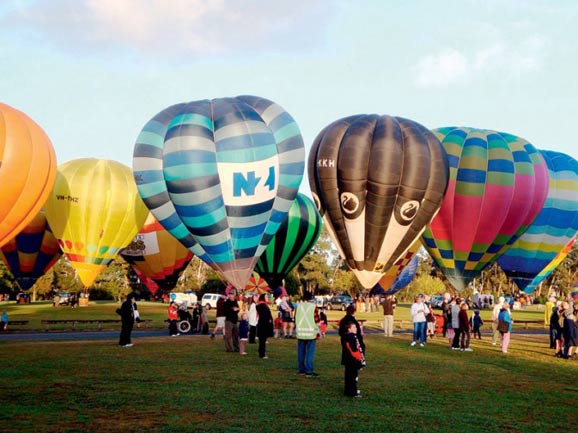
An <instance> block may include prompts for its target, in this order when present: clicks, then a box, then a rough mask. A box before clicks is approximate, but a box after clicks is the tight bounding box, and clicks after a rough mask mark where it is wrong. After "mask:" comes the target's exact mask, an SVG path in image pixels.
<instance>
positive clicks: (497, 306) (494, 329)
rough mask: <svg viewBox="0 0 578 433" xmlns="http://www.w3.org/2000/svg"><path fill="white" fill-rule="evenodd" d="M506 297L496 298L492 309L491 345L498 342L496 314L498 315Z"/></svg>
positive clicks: (498, 333)
mask: <svg viewBox="0 0 578 433" xmlns="http://www.w3.org/2000/svg"><path fill="white" fill-rule="evenodd" d="M505 301H506V298H504V297H503V296H500V297H499V298H498V303H497V304H495V305H494V309H493V310H492V346H495V345H496V344H497V342H498V337H499V336H500V332H499V331H498V316H499V315H500V311H501V310H502V308H503V307H504V302H505Z"/></svg>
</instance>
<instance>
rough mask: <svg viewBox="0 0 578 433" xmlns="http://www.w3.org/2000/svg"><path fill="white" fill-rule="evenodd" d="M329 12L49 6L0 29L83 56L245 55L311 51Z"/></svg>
mask: <svg viewBox="0 0 578 433" xmlns="http://www.w3.org/2000/svg"><path fill="white" fill-rule="evenodd" d="M329 11H331V7H330V3H329V0H311V1H309V2H307V7H298V6H296V5H295V4H294V2H292V1H291V0H275V2H271V3H264V2H260V1H257V0H246V1H243V2H238V1H234V0H50V1H38V2H36V3H32V4H30V3H28V4H27V6H25V7H22V6H21V7H19V8H14V10H13V11H12V13H10V14H7V15H5V16H4V18H3V19H2V20H0V26H5V27H6V26H9V27H10V28H11V29H12V30H17V31H20V32H22V31H23V30H26V31H27V33H28V35H34V36H36V37H38V38H40V39H42V40H44V41H47V42H50V43H52V44H53V45H56V46H57V47H64V48H66V49H72V50H74V51H80V52H87V53H91V52H99V51H102V50H107V51H122V50H129V51H134V52H136V53H137V54H144V55H147V54H149V55H158V54H159V53H161V54H169V55H198V54H220V53H224V52H238V51H240V52H241V53H245V52H259V51H262V50H275V49H277V48H280V49H292V48H294V49H303V48H307V47H310V46H312V45H315V44H316V40H315V39H316V38H319V39H320V38H321V37H322V35H323V29H324V26H325V25H327V22H328V21H329V20H327V19H325V20H322V19H320V16H321V14H324V15H325V16H327V15H328V14H329ZM320 23H321V25H319V24H320ZM305 29H306V30H307V31H305ZM306 34H307V35H308V36H305V35H306ZM312 36H313V37H312Z"/></svg>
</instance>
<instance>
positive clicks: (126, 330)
mask: <svg viewBox="0 0 578 433" xmlns="http://www.w3.org/2000/svg"><path fill="white" fill-rule="evenodd" d="M134 302H135V300H134V294H132V293H130V294H129V295H128V296H127V297H126V300H125V301H124V302H123V303H122V305H121V306H120V308H119V309H118V310H116V312H117V313H118V314H120V319H121V322H122V326H121V329H120V338H119V341H118V344H119V345H120V346H122V347H132V343H131V341H130V335H131V333H132V328H133V326H134V307H133V305H134Z"/></svg>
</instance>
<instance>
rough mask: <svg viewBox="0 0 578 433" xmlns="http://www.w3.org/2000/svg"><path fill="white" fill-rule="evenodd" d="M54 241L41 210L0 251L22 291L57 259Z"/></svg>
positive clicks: (55, 242) (56, 245) (57, 252)
mask: <svg viewBox="0 0 578 433" xmlns="http://www.w3.org/2000/svg"><path fill="white" fill-rule="evenodd" d="M61 254H62V253H61V251H60V247H59V246H58V241H57V240H56V238H55V237H54V235H53V234H52V231H51V230H50V227H49V226H48V223H47V222H46V217H45V215H44V211H42V210H41V211H40V212H38V213H37V214H36V216H35V217H34V219H33V220H32V221H31V222H30V223H29V224H28V225H27V226H26V227H24V229H23V230H22V231H21V232H20V233H19V234H18V235H17V236H16V237H15V238H13V239H11V240H10V241H8V242H7V243H6V244H5V245H4V246H3V247H2V249H1V251H0V258H1V259H2V260H3V261H4V263H5V264H6V266H7V267H8V270H9V271H10V272H11V273H12V275H14V278H15V279H16V282H17V283H18V285H19V286H20V288H21V289H22V290H28V289H30V288H31V287H32V286H33V285H34V283H35V282H36V280H37V279H38V278H40V277H41V276H42V275H44V274H45V273H46V272H47V271H48V270H49V269H50V268H51V267H52V266H53V265H54V264H55V263H56V262H57V261H58V259H59V258H60V256H61Z"/></svg>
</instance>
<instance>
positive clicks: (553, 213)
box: [498, 150, 578, 293]
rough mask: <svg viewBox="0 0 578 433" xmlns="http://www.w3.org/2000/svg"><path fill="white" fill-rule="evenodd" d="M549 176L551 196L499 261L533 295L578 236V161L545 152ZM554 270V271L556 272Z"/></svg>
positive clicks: (507, 272)
mask: <svg viewBox="0 0 578 433" xmlns="http://www.w3.org/2000/svg"><path fill="white" fill-rule="evenodd" d="M540 153H541V154H542V156H543V158H544V160H545V161H546V164H547V166H548V173H549V180H550V183H549V187H548V196H547V198H546V202H545V203H544V207H543V209H542V210H541V211H540V213H539V214H538V216H537V217H536V219H535V220H534V222H533V223H532V224H531V225H530V227H528V230H527V231H526V232H525V233H524V234H523V235H522V236H521V237H520V238H519V239H518V240H517V241H516V242H515V243H514V244H512V246H511V247H510V248H509V249H508V250H507V251H506V252H505V253H504V255H502V257H500V258H499V259H498V264H499V265H500V267H501V268H502V269H503V270H504V272H505V273H506V275H508V277H510V278H512V279H513V280H514V282H515V283H516V285H517V286H518V288H519V289H520V290H524V291H526V293H531V292H532V291H534V289H535V288H536V286H537V285H538V284H539V283H540V281H541V280H540V281H537V280H536V276H537V275H538V274H539V273H541V271H542V270H543V269H544V268H546V267H547V266H548V265H549V264H551V262H552V261H553V260H554V258H555V257H556V256H557V255H558V253H560V251H562V250H563V249H564V247H565V246H566V245H567V244H568V242H570V240H571V239H572V237H573V236H574V235H575V234H576V232H578V161H576V160H575V159H574V158H572V157H570V156H568V155H565V154H563V153H559V152H552V151H547V150H541V151H540ZM552 270H553V269H552Z"/></svg>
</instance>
